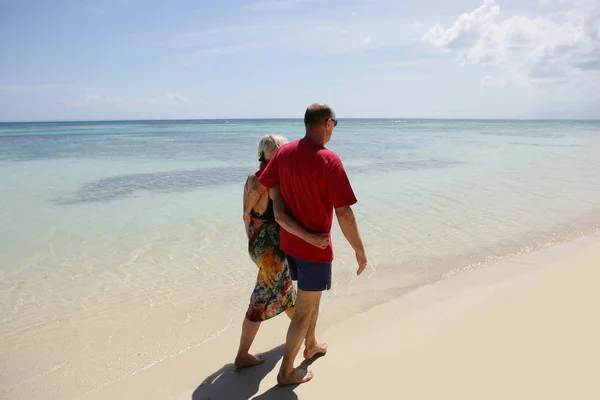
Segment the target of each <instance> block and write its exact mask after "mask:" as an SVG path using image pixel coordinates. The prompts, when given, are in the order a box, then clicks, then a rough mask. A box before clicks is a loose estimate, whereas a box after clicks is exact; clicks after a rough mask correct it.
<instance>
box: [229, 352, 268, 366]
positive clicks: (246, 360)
mask: <svg viewBox="0 0 600 400" xmlns="http://www.w3.org/2000/svg"><path fill="white" fill-rule="evenodd" d="M264 362H265V360H264V359H263V358H262V357H256V356H253V355H252V354H244V355H241V356H240V355H238V356H237V357H236V358H235V362H234V364H235V366H236V367H238V368H243V367H254V366H255V365H260V364H262V363H264Z"/></svg>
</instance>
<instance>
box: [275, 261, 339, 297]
mask: <svg viewBox="0 0 600 400" xmlns="http://www.w3.org/2000/svg"><path fill="white" fill-rule="evenodd" d="M285 258H286V261H287V264H288V267H289V269H290V275H291V276H292V280H293V281H298V289H300V290H304V291H305V292H321V291H323V290H329V289H331V262H326V263H319V262H312V261H305V260H301V259H299V258H296V257H292V256H288V255H286V256H285Z"/></svg>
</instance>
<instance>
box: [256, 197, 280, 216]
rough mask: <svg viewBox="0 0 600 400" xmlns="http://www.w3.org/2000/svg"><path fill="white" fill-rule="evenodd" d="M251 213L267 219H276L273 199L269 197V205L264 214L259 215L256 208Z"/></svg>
mask: <svg viewBox="0 0 600 400" xmlns="http://www.w3.org/2000/svg"><path fill="white" fill-rule="evenodd" d="M251 215H252V216H253V217H254V218H260V219H262V220H265V221H275V211H274V210H273V200H272V199H271V198H270V197H269V204H268V205H267V209H266V210H265V212H264V213H263V214H262V215H258V214H257V213H256V212H255V211H254V210H252V212H251Z"/></svg>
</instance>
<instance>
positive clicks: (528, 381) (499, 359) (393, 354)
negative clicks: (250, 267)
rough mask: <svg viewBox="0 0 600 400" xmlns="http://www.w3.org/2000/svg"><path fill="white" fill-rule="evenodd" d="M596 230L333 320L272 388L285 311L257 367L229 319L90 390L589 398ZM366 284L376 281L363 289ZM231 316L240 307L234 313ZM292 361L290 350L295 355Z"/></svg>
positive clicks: (598, 345)
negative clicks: (172, 353) (215, 334)
mask: <svg viewBox="0 0 600 400" xmlns="http://www.w3.org/2000/svg"><path fill="white" fill-rule="evenodd" d="M599 285H600V235H598V234H596V235H593V236H590V237H587V238H583V239H580V240H578V241H575V242H573V243H569V244H565V245H561V246H556V247H553V248H550V249H546V250H543V251H539V252H536V253H530V254H528V255H525V256H522V257H519V258H515V259H513V260H511V261H509V262H506V263H503V264H498V265H495V266H492V267H485V268H481V269H478V270H474V271H470V272H465V273H463V274H460V275H458V276H455V277H453V278H451V279H448V280H446V281H443V282H440V283H438V284H435V285H430V286H427V287H424V288H421V289H418V290H416V291H414V292H412V293H409V294H407V295H405V296H402V297H400V298H398V299H395V300H393V301H390V302H387V303H385V304H381V305H378V306H375V307H373V308H371V309H370V310H368V311H367V312H364V313H361V314H357V315H354V316H352V317H351V318H348V319H346V320H342V321H340V322H336V323H330V324H328V323H327V320H328V319H333V316H334V313H335V309H334V307H335V304H331V306H329V305H328V306H326V307H324V309H323V310H322V313H321V314H322V315H321V319H322V321H323V323H322V324H321V325H320V327H319V328H318V331H317V333H318V337H320V338H321V339H322V340H326V341H327V342H329V345H330V351H329V354H327V356H325V357H322V358H320V359H318V360H316V361H314V362H313V363H312V365H311V366H310V368H311V369H312V370H313V372H314V373H315V378H314V379H313V380H312V381H310V382H309V383H307V384H304V385H300V386H298V387H295V388H279V387H277V386H276V385H275V384H276V374H277V369H278V367H279V363H280V361H281V355H282V351H283V347H282V346H281V345H282V343H283V341H284V338H285V331H286V329H287V325H288V321H287V320H286V319H285V318H284V317H283V316H282V317H278V318H276V319H274V320H273V321H269V322H267V323H265V324H263V327H262V328H261V331H260V332H259V334H258V338H257V341H256V343H255V346H254V349H255V350H256V351H257V352H266V354H265V357H266V359H267V362H266V363H265V364H263V365H262V366H259V367H256V368H251V369H246V370H243V371H238V372H236V371H235V369H234V368H233V366H232V365H231V364H230V363H231V361H232V359H233V356H234V355H235V351H236V349H237V341H238V335H239V324H237V325H235V326H234V327H232V328H231V329H229V330H228V331H227V332H226V333H225V334H223V335H222V336H221V337H219V338H217V339H216V340H214V341H213V342H211V343H210V344H209V345H206V346H201V347H198V348H196V349H192V350H190V351H188V352H186V353H184V354H182V355H179V356H176V357H173V358H170V359H167V360H165V361H163V362H161V363H159V364H157V365H155V366H153V367H151V368H148V369H146V370H144V371H142V372H140V373H138V374H136V375H133V376H131V377H129V378H127V379H124V380H121V381H118V382H116V383H113V384H111V385H108V386H106V387H104V388H101V389H98V390H94V391H93V392H90V393H87V394H86V395H84V396H82V397H81V398H83V399H86V400H90V399H143V400H149V399H187V400H190V399H193V400H200V399H212V400H215V399H249V398H257V399H280V400H281V399H283V400H285V399H296V398H300V399H368V398H374V399H380V398H382V399H478V400H479V399H544V400H547V399H600V379H599V377H600V311H599V307H600V290H598V286H599ZM373 290H375V288H374V289H373ZM240 318H241V316H240ZM300 361H301V360H300V359H298V362H300Z"/></svg>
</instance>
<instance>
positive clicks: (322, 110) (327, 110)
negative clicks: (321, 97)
mask: <svg viewBox="0 0 600 400" xmlns="http://www.w3.org/2000/svg"><path fill="white" fill-rule="evenodd" d="M331 117H333V110H332V109H331V107H329V106H328V105H327V104H323V103H315V104H311V105H310V106H308V108H307V109H306V112H305V113H304V125H306V126H309V125H315V124H318V123H320V122H323V121H325V120H327V119H329V118H331Z"/></svg>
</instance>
